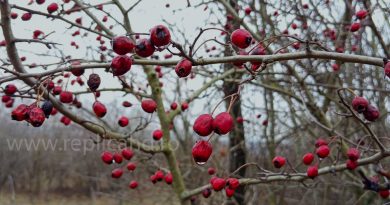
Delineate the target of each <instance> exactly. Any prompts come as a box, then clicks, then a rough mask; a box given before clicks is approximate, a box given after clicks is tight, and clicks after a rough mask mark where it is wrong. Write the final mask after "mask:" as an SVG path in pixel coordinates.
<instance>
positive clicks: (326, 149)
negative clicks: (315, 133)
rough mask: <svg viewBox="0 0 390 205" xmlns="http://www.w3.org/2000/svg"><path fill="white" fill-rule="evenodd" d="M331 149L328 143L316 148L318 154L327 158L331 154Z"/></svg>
mask: <svg viewBox="0 0 390 205" xmlns="http://www.w3.org/2000/svg"><path fill="white" fill-rule="evenodd" d="M329 153H330V149H329V146H328V145H322V146H320V147H318V148H317V149H316V154H317V156H318V157H319V158H325V157H327V156H328V155H329Z"/></svg>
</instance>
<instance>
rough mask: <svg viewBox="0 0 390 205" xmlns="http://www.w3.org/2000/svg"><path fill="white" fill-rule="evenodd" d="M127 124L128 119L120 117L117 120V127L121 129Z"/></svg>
mask: <svg viewBox="0 0 390 205" xmlns="http://www.w3.org/2000/svg"><path fill="white" fill-rule="evenodd" d="M128 124H129V118H127V117H125V116H122V117H120V118H119V120H118V125H119V126H121V127H126V126H127V125H128Z"/></svg>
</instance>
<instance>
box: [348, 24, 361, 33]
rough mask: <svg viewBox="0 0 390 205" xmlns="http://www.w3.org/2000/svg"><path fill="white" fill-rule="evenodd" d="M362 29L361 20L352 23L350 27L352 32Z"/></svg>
mask: <svg viewBox="0 0 390 205" xmlns="http://www.w3.org/2000/svg"><path fill="white" fill-rule="evenodd" d="M359 29H360V23H359V22H355V23H353V24H352V25H351V28H350V31H351V32H355V31H358V30H359Z"/></svg>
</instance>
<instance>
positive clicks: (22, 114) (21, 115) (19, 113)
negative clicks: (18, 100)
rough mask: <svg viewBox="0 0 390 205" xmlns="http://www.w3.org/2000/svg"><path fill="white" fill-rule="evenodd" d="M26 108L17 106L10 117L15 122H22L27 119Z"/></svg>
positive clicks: (24, 105)
mask: <svg viewBox="0 0 390 205" xmlns="http://www.w3.org/2000/svg"><path fill="white" fill-rule="evenodd" d="M28 111H29V109H28V106H27V105H26V104H20V105H18V106H17V107H16V108H15V109H14V110H13V111H12V113H11V117H12V119H13V120H16V121H23V120H26V119H27V118H28Z"/></svg>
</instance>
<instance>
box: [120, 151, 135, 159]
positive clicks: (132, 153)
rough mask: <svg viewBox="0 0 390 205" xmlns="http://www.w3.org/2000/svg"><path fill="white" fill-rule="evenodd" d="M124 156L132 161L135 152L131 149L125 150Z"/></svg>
mask: <svg viewBox="0 0 390 205" xmlns="http://www.w3.org/2000/svg"><path fill="white" fill-rule="evenodd" d="M122 156H123V158H125V159H127V160H131V158H132V157H133V156H134V152H133V150H131V149H129V148H124V149H122Z"/></svg>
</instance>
